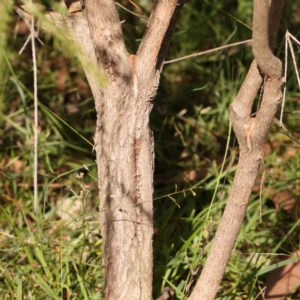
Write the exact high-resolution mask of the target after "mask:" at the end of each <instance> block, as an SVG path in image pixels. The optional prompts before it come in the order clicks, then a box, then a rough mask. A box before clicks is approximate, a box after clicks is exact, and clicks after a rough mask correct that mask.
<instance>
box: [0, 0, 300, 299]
mask: <svg viewBox="0 0 300 300" xmlns="http://www.w3.org/2000/svg"><path fill="white" fill-rule="evenodd" d="M48 2H49V1H48ZM137 2H138V1H137ZM138 3H139V4H140V6H141V7H142V8H143V9H144V10H145V11H146V12H147V11H148V10H149V9H150V7H148V4H147V2H145V1H140V2H138ZM123 4H124V5H126V7H128V8H130V9H134V8H133V7H131V6H129V5H128V4H127V2H126V1H124V3H123ZM251 5H252V4H251V1H238V2H234V1H231V0H226V1H225V0H224V1H222V2H220V1H202V2H199V1H191V2H189V3H188V4H187V5H186V7H185V8H184V10H183V11H182V14H181V18H180V20H179V22H178V25H177V28H176V32H175V34H174V38H173V40H172V45H171V49H170V52H169V56H168V59H171V58H176V57H180V56H184V55H187V54H190V53H193V52H198V51H203V50H207V49H211V48H214V47H218V46H220V45H222V44H227V43H231V42H235V41H240V40H244V39H248V38H251V17H252V15H251V14H252V12H251V7H252V6H251ZM286 6H287V7H286V8H285V14H286V17H285V18H286V22H287V23H288V24H287V25H288V27H289V28H291V30H292V33H293V34H294V35H295V36H296V37H298V38H299V30H298V29H297V28H300V27H299V20H297V19H295V18H292V17H291V16H294V15H295V12H296V9H297V8H293V7H292V6H293V4H291V3H287V4H286ZM119 11H120V13H121V19H126V23H124V25H123V29H124V34H125V39H126V43H127V45H128V48H129V49H131V51H135V49H137V45H138V42H137V41H138V40H139V39H140V38H141V37H142V32H143V29H144V26H145V21H143V20H139V19H136V18H135V17H133V16H131V15H128V14H127V13H126V12H124V11H121V10H119ZM5 16H8V14H5ZM10 16H11V18H10V21H9V23H7V22H4V20H5V19H4V18H1V22H2V23H1V24H0V29H1V34H3V33H6V35H5V36H6V39H5V40H2V39H0V40H1V41H0V42H1V43H2V44H1V49H0V63H1V65H0V71H1V77H0V79H1V82H0V99H1V101H0V107H1V117H0V132H1V136H0V179H1V180H0V225H1V226H0V228H1V230H0V254H1V255H0V257H1V259H0V298H1V299H102V292H103V286H104V269H103V267H102V263H101V259H102V248H101V243H102V240H101V233H100V231H99V221H98V204H99V199H98V192H97V183H96V178H97V169H96V165H95V153H93V152H92V144H93V134H94V128H95V120H96V113H95V110H94V104H93V99H92V95H91V93H90V91H89V89H88V85H87V82H86V79H85V77H84V73H83V71H82V68H81V66H80V64H78V62H77V61H76V60H74V59H73V58H72V56H71V55H70V53H67V55H64V50H65V49H66V45H64V44H63V41H62V39H61V38H58V39H56V40H55V39H53V38H51V37H49V36H48V35H45V34H43V33H41V38H42V39H43V41H44V43H45V45H44V46H41V45H37V49H38V50H37V51H38V52H37V57H38V87H39V120H40V125H39V126H40V131H39V167H38V172H39V177H38V182H39V187H38V189H39V213H38V214H37V215H36V214H35V213H34V212H33V186H32V181H33V180H32V174H33V140H32V135H33V128H32V121H33V113H32V112H33V96H32V91H33V86H32V62H31V50H30V47H29V46H28V47H27V48H26V49H25V51H24V53H23V54H22V55H18V54H17V52H18V51H19V50H20V48H21V47H22V45H23V43H24V42H25V40H26V38H27V36H28V34H26V35H20V34H17V27H16V26H17V24H18V22H19V21H18V19H17V17H16V15H14V14H13V13H10ZM5 24H6V27H5V26H4V25H5ZM293 30H294V31H293ZM297 30H298V31H297ZM281 36H282V33H281ZM57 40H59V42H57ZM3 41H6V44H5V43H4V42H3ZM279 46H280V45H279ZM282 57H283V54H282ZM251 60H252V54H251V48H249V47H243V48H241V49H240V50H239V51H238V52H236V53H234V54H230V53H228V52H227V51H223V52H216V53H214V54H211V55H208V56H202V57H199V58H193V59H189V60H184V61H182V62H178V63H174V64H170V65H166V66H165V68H164V71H163V73H162V76H161V84H160V87H159V90H158V94H157V97H156V98H155V104H154V109H153V112H152V114H151V126H152V129H153V131H154V136H155V157H156V160H155V164H156V165H155V176H154V182H155V194H154V196H153V197H154V199H155V201H154V216H155V224H154V227H155V236H154V279H153V286H154V292H153V295H154V296H153V297H154V298H155V297H158V295H160V291H161V289H162V288H163V287H164V286H165V285H169V286H171V287H173V288H174V290H175V291H176V299H184V297H185V296H186V295H187V294H188V293H189V292H190V291H191V289H192V287H193V284H194V282H195V281H196V280H197V278H198V276H199V274H200V272H201V267H202V266H203V264H204V262H205V258H206V252H205V251H204V249H209V246H210V242H211V240H212V238H213V236H214V232H215V230H216V228H217V225H218V221H219V220H220V218H221V215H222V210H223V208H224V206H225V204H226V199H227V196H228V193H229V191H230V186H231V183H232V180H233V176H234V171H235V168H236V164H237V159H238V148H237V142H236V141H235V138H234V134H233V133H232V131H231V129H230V123H229V109H228V108H229V105H230V103H231V102H232V101H233V99H234V97H235V95H236V93H237V91H238V89H239V87H240V85H241V83H242V82H243V78H244V77H245V75H246V73H247V70H248V67H249V65H250V63H251ZM290 65H291V64H290ZM287 87H288V94H287V104H286V111H287V112H292V111H299V110H300V109H299V101H298V100H297V99H298V98H299V91H298V89H297V86H296V81H295V76H294V74H293V71H292V68H290V69H289V74H288V81H287ZM284 123H285V124H286V126H287V127H288V129H289V131H290V134H289V135H290V136H289V135H288V134H287V133H286V132H285V131H283V130H281V129H279V128H278V127H276V126H275V125H273V126H272V130H271V132H270V134H269V139H268V142H267V145H268V146H269V148H270V149H271V150H270V151H269V153H268V154H267V155H265V157H264V164H265V167H264V168H262V169H261V174H262V172H263V171H264V170H265V171H266V174H265V183H264V186H263V191H262V192H263V197H262V223H259V219H260V202H259V193H258V192H255V193H253V195H252V197H251V200H250V204H249V208H248V211H247V215H246V218H245V221H244V223H243V227H242V229H241V232H240V234H239V236H238V239H237V243H236V246H235V250H234V252H233V254H232V257H231V260H230V263H229V265H228V268H227V271H226V274H225V276H224V280H223V281H222V286H221V288H220V293H219V299H255V297H256V295H257V294H258V293H259V291H260V288H262V287H263V282H264V280H265V278H266V276H267V275H268V272H269V271H270V270H272V269H273V268H274V267H276V266H277V265H275V263H277V262H279V261H282V259H285V260H286V259H289V258H290V257H288V254H289V253H291V252H292V251H294V250H297V249H299V244H300V241H299V221H295V220H293V219H292V218H291V217H290V215H289V214H288V213H286V212H285V211H284V210H282V209H280V208H278V209H276V207H275V205H274V203H273V202H272V201H271V197H270V196H268V190H269V189H271V188H272V189H273V193H275V194H278V193H279V192H281V191H286V190H288V191H289V192H291V193H292V194H293V195H294V197H295V199H299V198H300V184H299V179H300V156H299V141H300V133H299V114H292V113H286V114H285V115H284ZM80 173H82V174H83V175H80ZM76 175H79V176H76ZM78 177H79V178H78ZM258 184H259V182H258ZM178 205H179V206H180V208H179V207H178ZM220 251H221V249H220ZM282 255H287V257H284V256H282ZM283 263H284V260H283ZM199 266H200V268H199V269H198V267H199ZM238 297H240V298H238ZM293 297H294V298H293V299H298V298H299V297H300V296H299V291H298V293H297V292H296V293H295V295H294V296H293Z"/></svg>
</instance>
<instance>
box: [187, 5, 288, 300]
mask: <svg viewBox="0 0 300 300" xmlns="http://www.w3.org/2000/svg"><path fill="white" fill-rule="evenodd" d="M282 8H283V0H272V1H269V0H254V7H253V53H254V56H255V59H256V61H257V63H256V61H254V62H253V63H252V65H251V67H250V70H249V72H248V74H247V77H246V79H245V81H244V83H243V85H242V87H241V89H240V91H239V93H238V95H237V97H236V99H235V100H234V102H233V103H232V105H231V107H230V116H231V121H232V125H233V129H234V132H235V134H236V137H237V140H238V142H239V147H240V156H239V162H238V167H237V170H236V173H235V176H234V181H233V185H232V188H231V191H230V194H229V198H228V202H227V204H226V208H225V211H224V214H223V216H222V219H221V221H220V224H219V227H218V229H217V232H216V235H215V237H214V239H213V242H212V246H211V250H210V253H209V255H208V258H207V260H206V262H205V265H204V268H203V270H202V273H201V276H200V278H199V280H198V282H197V284H196V286H195V288H194V290H193V292H192V294H191V296H190V297H189V299H190V300H196V299H201V300H213V299H215V297H216V294H217V292H218V289H219V287H220V282H221V280H222V277H223V274H224V272H225V270H226V266H227V263H228V261H229V258H230V255H231V252H232V249H233V247H234V243H235V240H236V238H237V235H238V233H239V230H240V228H241V226H242V222H243V220H244V217H245V214H246V211H247V206H248V201H249V198H250V194H251V191H252V188H253V185H254V182H255V179H256V176H257V174H258V170H259V165H260V162H261V161H262V159H263V146H264V142H265V140H266V137H267V134H268V131H269V129H270V127H271V124H272V121H273V119H274V116H275V113H276V110H277V106H278V104H279V103H280V101H281V99H282V93H281V85H282V79H281V73H282V66H281V61H280V60H279V59H278V58H277V57H275V56H274V55H273V53H272V51H271V49H273V47H274V44H275V40H276V36H277V32H278V28H279V24H280V19H281V12H282ZM264 78H265V83H264V94H263V98H262V102H261V107H260V108H259V110H258V112H257V114H256V116H254V117H251V111H252V106H253V102H254V99H255V96H256V95H257V92H258V89H259V88H260V86H261V84H262V82H263V79H264Z"/></svg>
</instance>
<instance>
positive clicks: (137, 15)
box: [116, 2, 148, 21]
mask: <svg viewBox="0 0 300 300" xmlns="http://www.w3.org/2000/svg"><path fill="white" fill-rule="evenodd" d="M116 4H117V5H118V6H119V7H121V8H123V9H124V10H126V11H127V12H129V13H130V14H132V15H134V16H136V17H139V18H141V19H144V20H146V21H148V18H146V17H144V16H141V15H139V14H136V13H135V12H133V11H131V10H130V9H128V8H126V7H124V6H123V5H122V4H120V3H119V2H116Z"/></svg>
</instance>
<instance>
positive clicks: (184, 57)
mask: <svg viewBox="0 0 300 300" xmlns="http://www.w3.org/2000/svg"><path fill="white" fill-rule="evenodd" d="M251 42H252V39H249V40H245V41H241V42H237V43H232V44H228V45H224V46H221V47H217V48H214V49H209V50H206V51H202V52H198V53H193V54H190V55H186V56H183V57H179V58H175V59H171V60H167V61H165V62H164V64H165V65H167V64H171V63H174V62H177V61H181V60H184V59H188V58H192V57H196V56H202V55H206V54H209V53H213V52H216V51H219V50H223V49H227V48H230V47H234V46H239V45H244V44H247V43H251Z"/></svg>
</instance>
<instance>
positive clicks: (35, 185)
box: [30, 1, 39, 213]
mask: <svg viewBox="0 0 300 300" xmlns="http://www.w3.org/2000/svg"><path fill="white" fill-rule="evenodd" d="M30 2H31V4H32V1H30ZM34 32H35V31H34V16H33V15H32V16H31V46H32V61H33V89H34V92H33V95H34V96H33V98H34V146H33V153H34V163H33V165H34V170H33V191H34V192H33V194H34V211H35V213H37V211H38V125H39V123H38V122H39V121H38V86H37V65H36V49H35V35H34Z"/></svg>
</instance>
